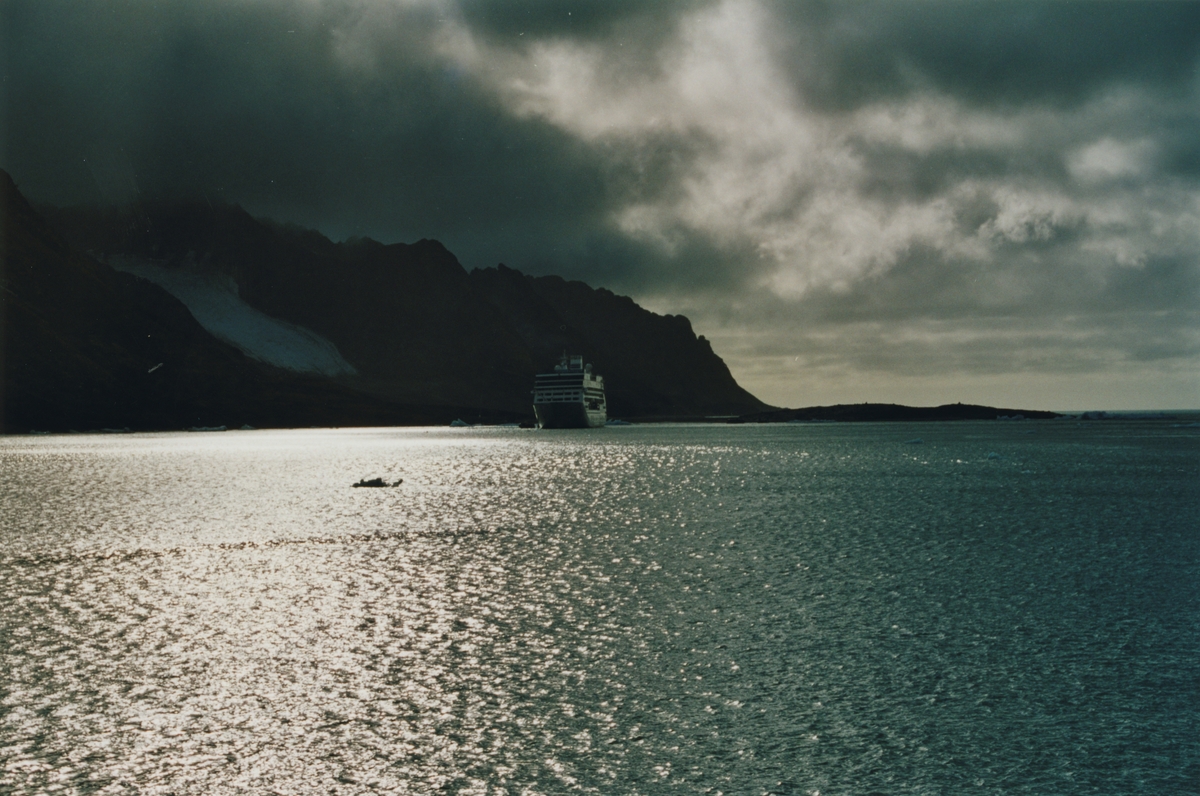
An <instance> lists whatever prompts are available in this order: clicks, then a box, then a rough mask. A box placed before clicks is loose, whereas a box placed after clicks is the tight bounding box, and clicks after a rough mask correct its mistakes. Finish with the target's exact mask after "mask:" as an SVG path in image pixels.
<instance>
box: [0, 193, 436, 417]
mask: <svg viewBox="0 0 1200 796" xmlns="http://www.w3.org/2000/svg"><path fill="white" fill-rule="evenodd" d="M0 211H2V212H0V430H3V431H24V430H29V429H44V430H67V429H80V430H88V429H99V428H105V427H108V428H124V427H129V428H133V429H139V428H143V429H146V428H180V427H189V426H213V425H228V424H237V425H241V424H244V423H248V424H250V425H254V426H260V425H261V426H271V425H274V426H279V425H289V426H294V425H312V424H346V423H356V424H365V423H370V424H387V423H418V422H448V421H449V420H450V419H453V417H454V416H455V414H454V412H455V410H454V409H453V408H441V409H439V408H421V407H412V406H403V405H399V404H397V403H395V402H387V401H382V400H379V399H377V398H372V397H370V396H366V395H362V394H359V393H356V392H354V391H352V390H350V389H348V388H346V387H345V386H341V385H338V384H334V383H332V382H330V381H328V380H325V379H319V378H315V377H310V376H302V375H298V374H295V373H292V372H289V371H285V370H281V369H279V368H275V367H271V366H268V365H264V364H262V363H259V362H255V361H253V360H251V359H248V358H247V357H246V356H245V355H243V354H242V353H241V352H240V351H238V350H237V349H235V348H234V347H232V346H229V345H227V344H225V343H222V342H220V341H219V340H216V339H215V338H213V336H212V335H210V334H209V333H208V332H206V331H205V330H204V329H203V328H202V327H201V326H200V324H199V323H197V322H196V320H195V319H194V318H193V316H192V314H191V313H190V312H189V311H188V309H187V308H186V307H185V306H184V305H183V304H182V303H180V302H179V301H178V300H177V299H175V298H173V297H172V296H171V295H169V294H168V293H167V292H165V291H164V290H162V289H161V288H159V287H157V286H156V285H154V284H151V283H150V282H147V281H145V280H143V279H138V278H136V277H133V276H130V275H128V274H122V273H118V272H116V271H114V270H113V269H112V268H110V267H108V266H106V265H103V264H101V263H98V262H96V261H95V260H94V259H93V258H91V257H88V256H85V255H82V254H80V253H78V252H76V251H74V250H73V249H72V248H71V247H70V246H69V245H68V243H67V242H66V241H65V240H64V239H63V238H62V237H61V236H59V235H58V234H56V233H55V232H54V231H52V230H51V229H50V228H49V227H48V226H47V225H46V224H45V223H44V222H43V220H42V219H41V218H40V217H39V216H38V215H37V214H36V213H35V212H34V211H33V210H32V209H31V208H30V206H29V204H28V203H27V202H26V201H25V199H24V197H22V196H21V194H20V193H19V191H18V190H17V188H16V186H15V185H14V184H13V182H12V179H11V178H10V177H9V175H8V174H7V173H5V172H3V171H0Z"/></svg>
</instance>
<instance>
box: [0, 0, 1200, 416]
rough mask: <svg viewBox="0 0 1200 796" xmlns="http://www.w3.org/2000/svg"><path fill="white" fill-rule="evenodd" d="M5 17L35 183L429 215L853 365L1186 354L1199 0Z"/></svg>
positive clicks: (734, 3) (396, 0)
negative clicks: (1003, 322) (1139, 332)
mask: <svg viewBox="0 0 1200 796" xmlns="http://www.w3.org/2000/svg"><path fill="white" fill-rule="evenodd" d="M0 14H2V15H3V19H2V20H0V23H2V25H0V35H3V37H4V39H3V57H4V63H3V70H4V75H3V78H4V79H3V83H2V84H0V85H2V86H3V95H2V99H3V105H0V108H2V112H3V118H2V119H0V131H2V134H0V160H2V163H3V165H4V167H5V168H7V169H8V170H9V171H11V172H12V173H13V174H14V176H15V177H16V179H17V181H18V184H19V185H20V186H21V187H22V189H23V190H25V191H26V192H27V193H28V194H29V195H30V196H31V197H32V198H33V199H35V200H37V201H43V202H48V203H54V204H71V203H76V202H92V201H102V202H127V201H146V200H149V199H151V198H153V197H156V196H163V195H166V196H178V195H188V196H196V195H205V196H210V197H214V198H215V197H220V198H223V199H226V200H228V201H231V202H237V203H241V204H242V205H243V206H245V207H247V209H249V210H251V212H254V213H259V214H262V215H268V216H272V217H275V218H278V219H282V220H287V221H293V222H296V223H300V224H303V225H307V226H313V227H317V228H319V229H321V230H322V231H325V232H326V233H327V234H330V235H331V236H333V237H335V238H342V237H347V236H351V235H370V236H373V237H376V238H380V239H382V240H385V241H395V240H415V239H417V238H421V237H434V238H438V239H440V240H442V241H443V242H444V243H446V244H447V246H448V247H449V248H450V249H451V250H452V251H454V252H455V253H456V254H457V255H458V256H459V257H460V259H461V260H462V261H463V262H464V264H466V265H467V266H468V267H474V266H487V265H492V264H495V263H496V262H499V261H503V262H505V263H507V264H508V265H510V266H513V267H516V268H520V269H522V270H526V271H531V272H535V273H560V274H563V275H565V276H569V277H573V278H580V279H584V280H586V281H589V282H591V283H592V284H597V285H604V286H606V287H609V288H612V289H616V290H620V291H626V292H631V293H633V294H634V295H635V297H637V298H639V299H640V300H643V301H646V302H649V303H650V304H651V305H652V306H654V308H656V309H658V310H660V311H671V312H678V311H681V310H686V311H688V312H689V314H691V315H692V316H693V319H694V321H696V323H697V325H698V326H699V327H700V328H701V329H702V330H704V331H705V333H706V334H708V335H709V336H710V337H713V338H716V339H718V341H720V340H722V339H724V340H725V341H727V343H728V346H729V348H728V349H727V350H728V351H730V352H732V353H730V354H727V358H729V359H730V361H731V362H732V363H733V364H734V370H735V374H758V373H766V372H767V371H768V370H769V367H770V363H772V362H774V360H773V359H772V358H773V357H777V356H780V357H782V356H783V355H784V354H783V353H782V352H785V351H791V350H793V349H794V348H795V347H796V346H800V345H802V346H804V347H806V348H805V350H806V352H807V354H806V355H807V356H808V357H809V361H810V362H811V363H813V365H814V367H818V366H819V368H823V367H827V366H829V367H832V366H830V365H828V363H827V362H826V361H825V360H823V359H821V357H826V356H828V357H832V358H833V359H835V360H836V359H837V358H838V357H841V359H840V362H841V367H843V368H846V369H851V370H854V369H857V371H856V372H859V373H875V372H879V373H895V372H899V371H903V370H906V369H907V370H909V371H914V372H915V371H920V372H921V373H927V374H936V373H942V374H943V375H944V374H948V373H953V372H975V373H997V372H1003V371H1004V369H1005V368H1016V367H1018V365H1019V363H1021V362H1024V363H1026V365H1028V363H1042V364H1039V365H1037V367H1038V368H1041V369H1043V370H1047V371H1049V370H1053V369H1054V368H1055V367H1061V368H1063V370H1062V372H1064V373H1065V372H1067V371H1071V372H1074V370H1075V368H1076V367H1077V365H1078V363H1080V362H1083V363H1086V367H1087V368H1090V371H1089V372H1093V373H1102V372H1107V371H1106V368H1107V369H1108V371H1111V374H1117V373H1118V371H1119V370H1120V368H1122V367H1124V366H1125V365H1124V364H1122V363H1128V362H1130V361H1135V360H1136V361H1138V362H1150V361H1164V362H1165V361H1167V360H1170V362H1171V363H1172V364H1170V368H1172V369H1173V370H1171V374H1176V375H1177V373H1178V372H1180V367H1179V363H1181V362H1189V363H1193V364H1195V363H1194V358H1195V351H1194V346H1193V343H1194V341H1195V335H1196V319H1195V317H1194V315H1191V314H1189V313H1188V312H1187V307H1188V305H1189V303H1194V302H1195V301H1196V300H1197V299H1200V279H1198V277H1197V274H1198V272H1200V270H1198V269H1200V265H1198V258H1200V253H1198V250H1200V232H1198V231H1197V229H1198V228H1200V199H1198V196H1200V112H1198V111H1197V107H1200V72H1198V64H1200V61H1198V56H1197V53H1200V5H1198V4H1194V3H1164V4H1159V3H1132V4H1124V3H1103V4H1096V3H1058V2H1049V3H1012V2H1004V3H983V2H976V3H899V2H897V3H802V4H797V3H785V2H754V0H726V1H725V2H718V1H716V0H713V1H711V2H680V3H665V2H655V3H644V2H634V1H633V0H627V1H623V2H579V3H571V2H567V3H561V2H550V0H523V1H521V0H515V1H514V2H505V3H496V2H483V0H461V1H460V2H453V0H408V1H406V2H402V1H401V0H262V1H261V2H241V1H240V0H205V2H199V0H196V1H195V2H188V1H183V2H174V3H161V2H160V3H155V2H151V0H131V1H127V2H121V3H115V2H113V3H101V2H83V3H81V2H78V1H77V0H71V1H70V2H68V1H67V0H39V1H38V2H32V1H31V0H10V2H7V3H5V4H4V5H3V6H0ZM1001 318H1007V319H1009V324H1010V328H1009V332H1011V333H1009V334H1002V333H1001V332H1002V331H1003V329H1002V328H1001V327H999V326H996V325H994V324H993V321H994V320H995V319H1001ZM1013 319H1019V321H1017V320H1013ZM1066 319H1070V320H1069V322H1068V320H1066ZM1012 324H1017V326H1018V327H1020V329H1021V330H1024V331H1022V333H1021V334H1020V335H1018V336H1017V337H1014V336H1013V335H1014V334H1015V331H1014V330H1013V328H1012V327H1011V325H1012ZM1084 327H1086V331H1082V330H1083V329H1084ZM1138 328H1143V329H1145V334H1144V337H1143V338H1142V339H1139V337H1138V335H1137V334H1136V333H1135V332H1133V331H1130V330H1136V329H1138ZM722 335H724V337H722ZM1018 338H1019V339H1018ZM751 340H753V341H754V342H753V344H751V343H750V342H747V341H751ZM900 340H908V341H909V343H910V345H908V347H907V348H906V347H905V346H904V345H902V344H900V343H899V342H897V341H900ZM872 341H874V342H872ZM905 352H908V353H905ZM914 352H919V355H918V354H916V353H914ZM1155 352H1158V353H1155ZM1189 352H1191V353H1189ZM1189 357H1191V359H1189ZM800 359H801V356H800V354H799V353H794V354H792V355H791V357H790V358H789V360H790V361H792V362H799V361H800ZM818 360H820V361H818ZM918 360H919V365H918V364H916V363H917V362H918ZM1068 360H1069V361H1071V362H1073V363H1076V364H1073V365H1071V366H1069V367H1068V366H1067V365H1064V364H1062V363H1064V362H1066V361H1068ZM1055 363H1057V364H1055ZM1106 363H1107V364H1106ZM1026 365H1020V367H1026ZM1043 366H1044V367H1043ZM1031 367H1032V366H1031ZM1163 367H1167V366H1166V365H1164V366H1163ZM819 368H818V369H819ZM1198 369H1200V368H1198ZM1163 372H1164V373H1166V371H1165V370H1164V371H1163ZM1139 373H1140V372H1139ZM1168 375H1169V378H1168V377H1167V376H1164V378H1168V380H1169V379H1176V381H1175V382H1173V383H1175V384H1176V386H1177V387H1178V385H1179V384H1183V382H1180V381H1179V380H1178V378H1176V375H1170V374H1168ZM1114 377H1115V376H1114ZM748 378H749V379H750V386H751V388H752V389H759V390H760V391H762V390H767V391H768V394H766V395H765V397H767V398H768V400H775V401H779V402H781V403H782V402H792V403H798V402H800V401H802V400H804V399H803V398H802V397H800V396H799V395H797V396H796V397H795V398H790V397H787V395H789V394H790V393H787V392H786V390H787V389H788V388H786V387H785V386H781V385H782V382H778V383H776V382H771V380H770V379H768V378H766V377H764V380H763V381H761V382H760V383H758V384H756V383H755V382H754V379H755V378H757V376H753V375H752V376H749V377H748ZM1137 378H1139V379H1144V378H1145V376H1144V374H1140V375H1139V376H1138V377H1137ZM777 381H778V380H777ZM772 385H773V386H772ZM777 388H778V391H776V392H770V391H772V390H776V389H777ZM1181 389H1182V388H1181ZM1176 394H1178V389H1177V390H1176ZM1198 397H1200V396H1198Z"/></svg>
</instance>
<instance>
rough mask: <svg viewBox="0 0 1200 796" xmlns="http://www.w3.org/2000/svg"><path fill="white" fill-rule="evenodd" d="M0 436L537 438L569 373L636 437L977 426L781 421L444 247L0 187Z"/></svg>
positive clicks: (648, 346)
mask: <svg viewBox="0 0 1200 796" xmlns="http://www.w3.org/2000/svg"><path fill="white" fill-rule="evenodd" d="M0 205H2V211H3V217H2V219H0V222H2V224H3V227H2V235H0V247H2V248H0V280H2V281H0V285H2V289H0V323H2V328H0V334H2V339H0V342H2V345H0V431H2V432H4V433H23V432H27V431H31V430H40V431H67V430H80V431H87V430H99V429H106V428H117V429H130V430H162V429H183V428H215V427H221V426H226V427H230V428H239V427H242V426H246V425H249V426H252V427H256V428H271V427H303V426H375V425H428V424H448V423H450V422H451V421H452V420H455V419H459V418H461V419H464V420H466V421H469V422H471V423H520V422H524V421H530V420H532V419H533V412H532V402H531V396H530V390H531V387H532V384H533V376H534V374H535V373H537V372H538V371H539V370H540V369H542V368H545V367H546V366H547V365H548V364H550V363H552V362H554V361H556V359H557V357H558V356H559V355H560V354H561V353H562V352H563V351H571V352H573V353H580V354H582V355H583V356H584V357H585V358H586V359H587V361H588V362H591V363H593V365H594V366H595V368H596V370H597V372H599V373H602V374H603V375H604V377H605V379H606V383H607V386H608V403H609V415H610V417H617V418H623V419H626V420H632V421H642V422H653V421H670V420H683V421H709V422H712V421H717V422H728V421H730V420H733V421H737V422H751V423H761V422H789V421H793V420H799V421H830V420H842V421H849V420H964V419H995V418H996V417H998V416H1015V415H1022V416H1024V417H1027V418H1041V417H1052V416H1054V415H1053V413H1050V412H1034V411H1028V410H1013V409H993V408H989V407H981V406H967V405H962V404H953V405H950V406H942V407H934V408H913V407H903V406H895V405H890V404H856V405H849V406H833V407H813V408H808V409H780V408H776V407H771V406H768V405H767V404H765V403H763V402H762V401H760V400H759V399H757V398H756V397H754V396H753V395H751V394H750V393H749V392H747V391H746V390H745V389H743V388H742V387H740V386H739V385H738V384H737V382H736V381H735V380H734V378H733V376H732V374H731V373H730V372H729V368H728V367H727V366H726V365H725V363H724V362H723V361H722V360H721V358H720V357H719V356H717V354H716V353H715V352H714V351H713V350H712V346H711V345H710V344H709V342H708V341H707V340H706V339H705V338H704V337H703V336H702V335H701V336H697V335H696V334H695V332H694V331H693V330H692V326H691V323H690V322H689V321H688V319H687V318H685V317H683V316H681V315H658V314H655V313H652V312H650V311H648V310H646V309H643V308H642V307H640V306H638V305H637V304H636V303H634V301H633V300H632V299H630V298H628V297H626V296H618V295H615V294H613V293H611V292H610V291H608V290H604V289H595V288H592V287H590V286H588V285H586V284H584V283H582V282H572V281H567V280H564V279H562V278H560V277H555V276H544V277H533V276H528V275H525V274H522V273H520V272H519V271H516V270H514V269H511V268H507V267H505V266H504V265H498V266H497V267H495V268H486V269H476V270H473V271H470V272H468V271H466V270H465V269H464V268H463V267H462V266H461V265H460V264H459V262H458V260H457V259H456V258H455V257H454V255H453V254H451V253H450V252H449V251H447V250H446V248H445V247H443V246H442V245H441V244H440V243H438V242H437V241H432V240H422V241H418V242H417V243H413V244H392V245H385V244H382V243H379V242H377V241H373V240H369V239H358V240H350V241H346V242H344V243H334V242H333V241H330V240H329V239H328V238H325V237H324V236H323V235H321V234H320V233H318V232H315V231H312V230H306V229H302V228H299V227H295V226H291V225H284V224H278V223H275V222H271V221H266V220H262V219H255V218H253V217H251V216H250V215H249V214H248V213H246V212H245V211H244V210H242V209H241V208H239V207H236V206H230V205H221V204H215V205H214V204H209V203H208V202H192V203H162V204H154V203H149V204H142V205H139V206H137V207H129V208H124V209H97V208H86V207H85V208H66V209H62V208H49V207H47V208H38V209H37V210H35V209H34V208H33V207H32V206H30V204H29V203H28V202H27V201H26V199H25V197H23V196H22V195H21V193H20V191H19V190H18V189H17V187H16V185H15V184H14V183H13V181H12V179H11V177H10V176H9V175H8V174H7V173H5V172H3V171H0Z"/></svg>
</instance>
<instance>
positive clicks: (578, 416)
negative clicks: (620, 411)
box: [533, 401, 608, 428]
mask: <svg viewBox="0 0 1200 796" xmlns="http://www.w3.org/2000/svg"><path fill="white" fill-rule="evenodd" d="M533 411H534V414H536V415H537V421H538V426H539V427H540V428H599V427H600V426H603V425H604V421H605V420H607V419H608V418H607V416H606V413H605V411H604V410H603V409H591V410H589V409H588V408H587V407H586V406H584V404H583V403H582V402H578V401H573V402H570V403H566V402H564V403H542V404H534V405H533Z"/></svg>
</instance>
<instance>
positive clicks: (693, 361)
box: [471, 265, 767, 417]
mask: <svg viewBox="0 0 1200 796" xmlns="http://www.w3.org/2000/svg"><path fill="white" fill-rule="evenodd" d="M471 279H472V280H473V281H474V282H475V283H476V286H477V288H478V289H479V290H480V292H481V293H482V294H483V295H485V296H487V298H488V300H489V301H491V302H492V303H493V305H495V306H496V307H497V308H498V309H499V310H501V312H502V313H503V314H504V315H505V316H506V318H507V319H508V321H509V323H510V325H512V326H513V328H515V329H516V330H517V333H518V334H519V335H520V336H521V338H522V341H523V342H524V343H525V345H526V346H528V347H529V349H530V352H531V355H532V356H533V357H534V358H535V359H537V360H538V361H540V362H552V361H554V360H555V358H556V357H557V356H558V355H559V354H560V353H561V352H562V351H564V350H567V351H575V352H578V353H582V354H584V356H585V358H586V359H587V360H588V361H590V362H592V363H594V364H595V367H596V371H597V372H598V373H601V374H603V375H604V377H605V382H606V385H607V388H608V399H609V407H610V414H612V415H615V416H635V417H652V416H660V417H661V416H670V415H675V416H697V415H699V416H703V415H725V414H744V413H748V412H759V411H763V410H764V409H766V408H767V407H766V405H765V404H763V403H762V402H761V401H759V400H758V399H757V398H755V397H754V396H753V395H751V394H750V393H748V392H746V391H745V390H743V389H742V388H741V387H739V386H738V384H737V382H736V381H734V378H733V376H732V375H731V374H730V372H729V368H728V367H726V365H725V363H724V362H723V361H722V360H721V358H720V357H718V356H717V355H716V354H715V353H714V352H713V350H712V346H710V345H709V343H708V341H707V340H705V339H704V338H703V337H700V338H697V337H696V335H695V333H694V332H693V331H692V325H691V323H689V322H688V319H687V318H685V317H683V316H682V315H665V316H664V315H656V314H655V313H653V312H650V311H649V310H645V309H643V308H641V307H639V306H638V305H637V304H636V303H634V301H633V300H632V299H630V298H629V297H627V296H618V295H615V294H613V293H612V292H610V291H608V290H604V289H602V288H601V289H599V290H596V289H593V288H591V287H588V286H587V285H586V284H584V283H583V282H568V281H566V280H564V279H562V278H560V277H557V276H545V277H530V276H524V275H522V274H521V273H520V272H519V271H515V270H513V269H511V268H506V267H504V266H503V265H501V266H499V267H498V268H487V269H482V270H475V271H472V272H471Z"/></svg>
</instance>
